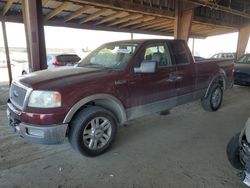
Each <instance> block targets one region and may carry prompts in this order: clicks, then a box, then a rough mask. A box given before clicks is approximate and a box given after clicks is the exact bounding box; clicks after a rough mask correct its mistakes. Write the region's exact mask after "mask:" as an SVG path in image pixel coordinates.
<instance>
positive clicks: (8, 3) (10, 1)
mask: <svg viewBox="0 0 250 188" xmlns="http://www.w3.org/2000/svg"><path fill="white" fill-rule="evenodd" d="M13 3H14V0H8V1H7V2H6V4H5V6H4V8H3V16H4V15H5V14H6V13H7V12H8V10H9V9H10V7H11V6H12V5H13Z"/></svg>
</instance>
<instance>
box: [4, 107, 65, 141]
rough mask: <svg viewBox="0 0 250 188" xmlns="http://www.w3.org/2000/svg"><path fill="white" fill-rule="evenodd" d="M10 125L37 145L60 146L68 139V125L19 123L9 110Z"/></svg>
mask: <svg viewBox="0 0 250 188" xmlns="http://www.w3.org/2000/svg"><path fill="white" fill-rule="evenodd" d="M7 116H8V120H9V125H10V127H12V128H13V129H14V131H15V132H16V133H18V134H19V135H20V136H21V137H23V138H24V139H25V140H27V141H29V142H32V143H37V144H59V143H61V142H63V140H64V138H65V137H66V132H67V128H68V124H60V125H43V126H41V125H30V124H26V123H22V122H19V121H18V120H15V119H14V118H13V117H11V115H10V112H9V111H8V110H7Z"/></svg>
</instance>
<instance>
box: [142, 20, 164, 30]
mask: <svg viewBox="0 0 250 188" xmlns="http://www.w3.org/2000/svg"><path fill="white" fill-rule="evenodd" d="M166 23H167V20H165V19H164V20H162V21H159V22H157V23H154V24H151V25H148V26H145V27H142V28H141V29H151V28H154V27H158V26H163V25H166Z"/></svg>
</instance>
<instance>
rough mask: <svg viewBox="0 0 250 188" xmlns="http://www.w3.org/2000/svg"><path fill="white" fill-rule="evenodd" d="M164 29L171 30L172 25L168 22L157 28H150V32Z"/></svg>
mask: <svg viewBox="0 0 250 188" xmlns="http://www.w3.org/2000/svg"><path fill="white" fill-rule="evenodd" d="M166 28H168V29H173V28H174V23H172V22H168V23H166V24H165V25H161V26H158V27H154V28H152V29H151V30H152V31H156V30H161V29H166Z"/></svg>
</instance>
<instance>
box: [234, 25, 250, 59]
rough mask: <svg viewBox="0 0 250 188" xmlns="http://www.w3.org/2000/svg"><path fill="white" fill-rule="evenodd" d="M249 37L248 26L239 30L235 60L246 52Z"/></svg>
mask: <svg viewBox="0 0 250 188" xmlns="http://www.w3.org/2000/svg"><path fill="white" fill-rule="evenodd" d="M249 35H250V25H248V26H244V27H242V28H240V29H239V36H238V44H237V52H236V59H239V58H240V57H241V56H242V55H243V54H244V53H245V51H246V47H247V43H248V40H249Z"/></svg>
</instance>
